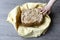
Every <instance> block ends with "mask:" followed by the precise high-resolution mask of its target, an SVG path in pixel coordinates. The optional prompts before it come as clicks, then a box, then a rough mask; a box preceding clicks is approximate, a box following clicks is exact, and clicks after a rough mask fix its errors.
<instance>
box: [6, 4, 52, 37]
mask: <svg viewBox="0 0 60 40" xmlns="http://www.w3.org/2000/svg"><path fill="white" fill-rule="evenodd" d="M45 5H46V3H25V4H23V5H21V6H16V7H15V8H14V9H12V10H11V11H10V13H9V14H8V17H7V21H9V22H10V23H12V24H13V26H14V28H15V29H16V31H17V32H18V34H19V35H20V36H23V37H26V38H28V37H38V36H40V35H41V34H44V33H45V30H46V29H47V28H48V27H49V24H50V22H51V19H50V17H49V16H48V15H47V14H46V16H45V20H44V23H43V24H42V25H40V26H39V27H37V26H35V27H24V26H22V25H21V23H20V15H21V12H22V11H23V10H25V9H32V8H42V7H44V6H45Z"/></svg>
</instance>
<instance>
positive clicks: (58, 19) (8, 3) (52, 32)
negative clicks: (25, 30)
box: [0, 0, 60, 40]
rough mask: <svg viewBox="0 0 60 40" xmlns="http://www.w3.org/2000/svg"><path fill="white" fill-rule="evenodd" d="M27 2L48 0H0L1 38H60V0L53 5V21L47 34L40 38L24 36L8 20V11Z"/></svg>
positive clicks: (44, 39) (57, 39)
mask: <svg viewBox="0 0 60 40" xmlns="http://www.w3.org/2000/svg"><path fill="white" fill-rule="evenodd" d="M26 2H48V1H47V0H0V40H60V0H58V1H57V2H56V3H55V4H54V6H53V7H52V13H51V14H50V16H51V19H52V22H51V25H50V27H49V29H48V31H47V33H46V34H45V35H42V36H41V37H38V38H29V39H25V38H22V37H21V36H19V35H18V34H17V32H16V31H15V29H14V27H13V25H12V24H10V23H8V22H6V18H7V16H8V13H9V12H10V11H11V10H12V9H13V8H14V7H15V6H17V5H21V4H23V3H26Z"/></svg>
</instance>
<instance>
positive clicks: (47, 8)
mask: <svg viewBox="0 0 60 40" xmlns="http://www.w3.org/2000/svg"><path fill="white" fill-rule="evenodd" d="M50 9H51V6H49V5H46V6H45V7H44V8H42V9H40V11H41V12H42V13H43V15H45V14H46V13H47V14H50Z"/></svg>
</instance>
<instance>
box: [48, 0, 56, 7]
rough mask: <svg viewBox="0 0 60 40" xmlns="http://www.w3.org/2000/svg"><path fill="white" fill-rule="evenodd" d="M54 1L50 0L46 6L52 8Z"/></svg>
mask: <svg viewBox="0 0 60 40" xmlns="http://www.w3.org/2000/svg"><path fill="white" fill-rule="evenodd" d="M55 1H56V0H50V1H49V2H48V4H47V6H50V7H51V6H52V5H53V4H54V2H55Z"/></svg>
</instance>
